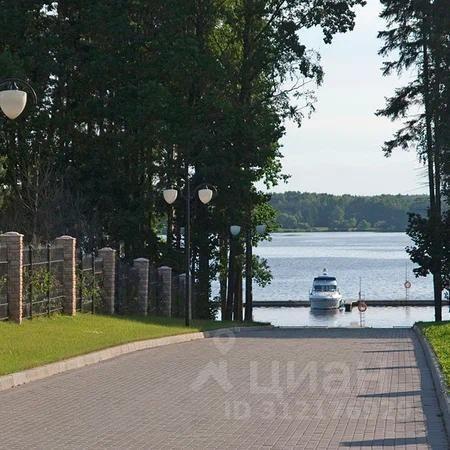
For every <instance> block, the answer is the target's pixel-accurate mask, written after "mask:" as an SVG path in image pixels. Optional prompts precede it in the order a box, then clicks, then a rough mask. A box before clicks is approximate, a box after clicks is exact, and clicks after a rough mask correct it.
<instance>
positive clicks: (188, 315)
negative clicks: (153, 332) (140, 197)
mask: <svg viewBox="0 0 450 450" xmlns="http://www.w3.org/2000/svg"><path fill="white" fill-rule="evenodd" d="M195 194H197V195H198V198H199V200H200V201H201V202H202V203H203V204H204V205H207V204H208V203H209V202H210V201H211V199H212V197H213V194H214V191H213V190H212V189H210V187H209V186H208V185H207V184H200V185H198V186H197V187H196V188H195V189H193V191H192V197H191V187H190V182H189V179H187V180H186V190H185V197H186V198H185V201H186V225H185V227H184V250H185V257H186V262H185V264H186V268H185V271H186V287H185V297H184V319H185V324H186V326H187V327H188V326H189V325H190V324H191V319H192V308H191V200H193V199H194V198H195ZM163 197H164V200H165V201H166V203H167V204H169V205H171V204H172V203H174V202H175V200H176V199H177V198H178V191H177V190H176V189H165V190H164V191H163Z"/></svg>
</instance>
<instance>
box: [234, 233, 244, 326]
mask: <svg viewBox="0 0 450 450" xmlns="http://www.w3.org/2000/svg"><path fill="white" fill-rule="evenodd" d="M236 247H237V250H236V258H235V274H234V276H235V282H234V320H236V321H238V322H242V319H243V316H242V313H243V304H242V257H243V248H242V245H241V243H240V242H238V243H237V244H236Z"/></svg>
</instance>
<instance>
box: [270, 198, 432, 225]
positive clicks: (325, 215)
mask: <svg viewBox="0 0 450 450" xmlns="http://www.w3.org/2000/svg"><path fill="white" fill-rule="evenodd" d="M428 202H429V199H428V196H426V195H386V194H385V195H375V196H355V195H331V194H318V193H309V192H295V191H288V192H284V193H282V194H273V195H272V199H271V202H270V203H271V205H272V206H273V207H274V208H275V209H276V211H277V212H278V216H277V222H278V225H279V231H354V230H357V231H405V230H406V228H407V225H408V214H409V213H415V214H423V215H425V214H426V211H427V205H428Z"/></svg>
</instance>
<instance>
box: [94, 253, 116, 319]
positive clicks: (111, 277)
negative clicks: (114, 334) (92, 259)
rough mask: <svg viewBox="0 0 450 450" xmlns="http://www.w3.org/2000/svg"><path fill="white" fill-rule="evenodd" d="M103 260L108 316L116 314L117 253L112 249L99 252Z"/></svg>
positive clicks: (104, 289) (104, 290) (104, 299)
mask: <svg viewBox="0 0 450 450" xmlns="http://www.w3.org/2000/svg"><path fill="white" fill-rule="evenodd" d="M98 254H99V255H100V258H102V260H103V292H104V298H103V301H104V302H105V309H106V313H107V314H114V303H115V298H116V251H115V250H113V249H112V248H110V247H105V248H102V249H100V250H99V251H98Z"/></svg>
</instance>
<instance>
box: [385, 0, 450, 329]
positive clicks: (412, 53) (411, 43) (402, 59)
mask: <svg viewBox="0 0 450 450" xmlns="http://www.w3.org/2000/svg"><path fill="white" fill-rule="evenodd" d="M382 4H383V6H384V9H383V11H382V13H381V17H382V18H384V19H385V20H386V21H387V27H388V29H387V30H386V31H382V32H380V33H379V37H380V38H382V39H383V40H384V46H383V47H382V48H381V50H380V54H381V55H383V56H386V55H388V54H390V53H392V52H394V54H395V55H396V56H397V58H396V59H395V60H394V61H388V62H385V65H384V70H383V73H384V74H385V75H389V74H391V73H392V72H393V71H396V72H397V73H401V72H403V71H410V72H411V71H413V72H415V77H414V78H413V79H412V80H411V81H410V82H409V83H408V84H407V85H406V86H404V87H403V88H400V89H398V90H397V91H396V92H395V95H394V96H393V97H391V98H389V99H388V100H387V104H386V107H385V108H384V109H383V110H380V111H378V113H377V114H379V115H384V116H387V117H390V118H391V119H393V120H395V119H399V118H401V119H404V120H405V122H404V126H403V127H402V128H401V129H400V130H399V131H398V132H397V133H396V134H395V136H394V138H393V139H392V140H389V141H387V142H386V143H385V147H384V150H385V153H386V154H387V155H389V154H390V153H391V152H392V151H393V150H394V149H395V148H403V149H408V148H410V147H412V148H415V149H416V150H417V152H418V155H419V158H420V159H421V160H422V161H424V162H425V164H426V166H427V174H428V186H429V198H430V205H429V206H430V207H429V213H428V219H427V223H428V232H427V234H426V235H427V238H428V239H429V240H430V245H429V254H428V256H429V257H430V258H431V259H430V263H429V264H427V270H423V269H424V267H425V266H421V267H420V268H419V269H417V270H416V274H418V275H426V274H428V273H431V274H432V276H433V291H434V301H435V318H436V320H437V321H440V320H442V266H443V258H444V255H443V243H442V239H441V238H442V236H441V227H442V210H441V195H442V182H441V174H442V170H443V165H442V161H443V156H444V155H443V152H444V146H443V142H444V141H443V140H442V137H441V136H442V135H443V128H444V126H443V123H444V122H445V118H444V117H443V105H442V95H441V93H442V91H443V81H444V78H443V76H442V74H443V73H444V72H443V69H444V66H443V64H444V59H445V58H442V48H441V45H442V44H444V48H445V47H446V45H445V43H448V34H449V27H448V26H447V27H445V26H442V24H441V23H440V21H441V19H442V16H441V13H442V14H444V16H447V18H448V12H445V11H443V4H442V2H439V1H438V2H431V1H430V0H382ZM447 9H448V8H447ZM447 25H448V24H447ZM447 47H448V45H447ZM417 105H421V107H422V108H421V111H420V112H419V114H416V113H415V111H413V110H415V109H416V108H417ZM447 111H448V110H447ZM447 119H448V117H447ZM447 122H448V120H447ZM419 230H424V226H423V220H422V217H420V216H417V215H412V216H411V218H410V227H409V234H410V235H411V237H412V238H413V240H414V243H415V244H416V247H412V248H410V249H409V250H408V251H409V253H410V254H411V256H412V259H413V261H414V262H417V263H419V264H421V263H422V262H423V260H421V258H418V252H417V249H418V247H417V240H416V238H417V236H418V233H419Z"/></svg>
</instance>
